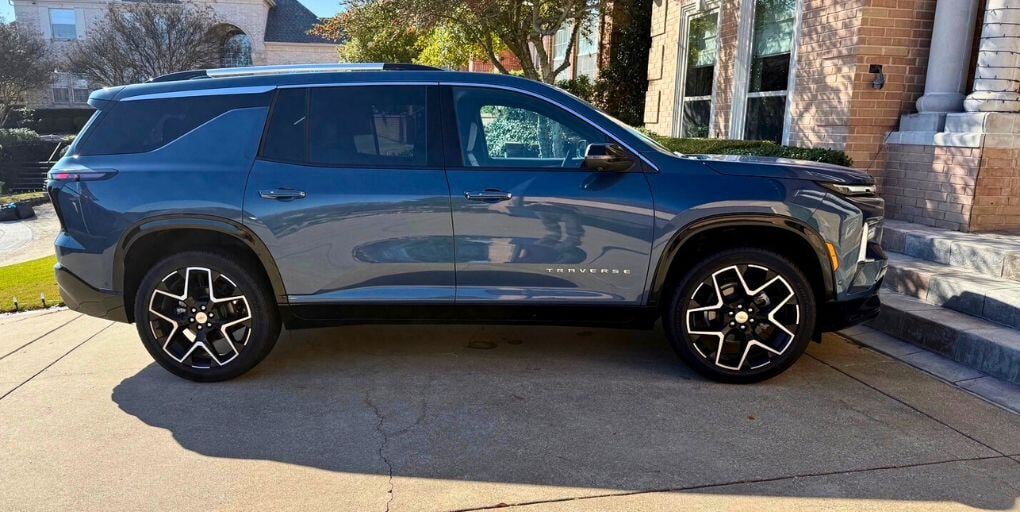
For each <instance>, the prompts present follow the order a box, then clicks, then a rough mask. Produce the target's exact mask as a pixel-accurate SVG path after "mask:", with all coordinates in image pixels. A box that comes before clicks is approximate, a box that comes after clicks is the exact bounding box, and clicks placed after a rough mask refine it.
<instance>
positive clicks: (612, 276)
mask: <svg viewBox="0 0 1020 512" xmlns="http://www.w3.org/2000/svg"><path fill="white" fill-rule="evenodd" d="M444 95H445V99H446V102H445V106H444V109H445V111H446V112H445V114H446V123H445V125H446V129H447V137H445V140H446V141H447V144H448V145H449V147H448V148H447V177H448V180H449V183H450V194H451V206H452V208H453V230H454V253H455V263H456V276H457V279H456V281H457V285H456V289H457V292H456V294H457V295H456V300H457V302H458V303H462V302H480V303H481V302H484V303H488V302H493V301H500V302H513V301H521V300H527V301H529V304H535V303H536V302H538V303H570V304H575V303H621V304H632V303H638V302H640V301H641V300H642V299H643V292H644V283H645V275H646V273H647V271H648V261H649V254H650V249H651V244H652V227H653V226H652V223H653V217H654V212H653V204H652V194H651V191H650V189H649V186H648V182H647V180H646V179H645V175H644V173H643V171H642V169H643V166H642V165H641V164H640V161H639V160H637V158H636V157H635V158H634V161H635V162H636V165H635V166H634V167H633V168H632V169H630V170H628V171H622V172H611V171H590V170H587V169H585V168H584V166H583V162H584V155H585V151H586V149H587V147H588V145H589V144H605V143H612V142H613V141H612V140H610V139H609V138H608V137H607V136H606V135H605V133H603V132H602V131H601V130H599V129H598V128H597V127H595V126H594V125H592V124H591V123H589V122H588V121H586V120H584V119H581V118H580V117H578V116H576V115H574V114H572V113H571V112H569V111H567V110H565V109H563V108H560V107H559V106H557V105H555V104H553V103H550V102H548V101H546V100H544V99H542V98H539V97H536V96H534V95H531V94H527V93H523V92H516V91H511V90H506V89H497V88H487V87H484V86H477V87H444Z"/></svg>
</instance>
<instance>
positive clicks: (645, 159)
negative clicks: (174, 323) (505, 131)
mask: <svg viewBox="0 0 1020 512" xmlns="http://www.w3.org/2000/svg"><path fill="white" fill-rule="evenodd" d="M439 85H449V86H454V87H483V88H487V89H502V90H506V91H513V92H519V93H522V94H526V95H528V96H532V97H534V98H538V99H539V100H542V101H545V102H547V103H551V104H553V105H556V106H557V107H559V108H561V109H563V110H566V111H567V112H570V113H571V114H573V115H574V116H576V117H578V118H580V119H582V120H584V122H586V123H588V124H590V125H591V126H593V127H594V128H595V129H596V130H598V131H600V132H602V133H603V134H604V135H605V136H606V137H608V138H609V139H610V140H611V141H613V142H615V143H617V144H619V145H621V146H623V147H625V148H627V151H630V152H631V153H633V154H635V155H637V157H638V158H640V159H641V160H642V161H643V162H644V163H646V164H648V166H649V167H651V168H652V170H654V171H655V172H659V167H658V166H657V165H655V164H654V163H652V161H651V160H650V159H648V157H646V156H645V155H644V154H642V153H641V152H639V151H635V150H634V148H633V147H631V146H630V145H629V144H627V143H625V142H623V141H621V140H620V139H618V138H617V137H616V136H614V135H613V134H612V133H609V131H608V130H606V129H605V128H603V127H602V126H600V125H599V124H598V123H596V122H594V121H592V120H591V119H589V118H588V117H587V116H585V115H583V114H581V113H579V112H578V111H576V110H574V109H572V108H570V107H568V106H566V105H564V104H562V103H560V102H558V101H556V100H553V99H549V98H547V97H545V96H543V95H541V94H538V93H536V92H531V91H526V90H524V89H519V88H517V87H511V86H507V85H496V84H477V83H469V82H446V81H440V82H439Z"/></svg>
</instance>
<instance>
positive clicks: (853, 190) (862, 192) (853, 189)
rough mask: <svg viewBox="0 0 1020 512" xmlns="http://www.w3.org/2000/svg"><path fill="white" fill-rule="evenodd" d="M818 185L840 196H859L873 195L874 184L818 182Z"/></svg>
mask: <svg viewBox="0 0 1020 512" xmlns="http://www.w3.org/2000/svg"><path fill="white" fill-rule="evenodd" d="M819 185H821V186H823V187H825V188H827V189H829V190H831V191H833V192H835V193H837V194H839V195H841V196H849V197H859V196H873V195H875V186H874V185H844V184H842V183H819Z"/></svg>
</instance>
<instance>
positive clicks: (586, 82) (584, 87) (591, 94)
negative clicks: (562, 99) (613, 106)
mask: <svg viewBox="0 0 1020 512" xmlns="http://www.w3.org/2000/svg"><path fill="white" fill-rule="evenodd" d="M556 87H559V88H560V89H563V90H564V91H567V92H569V93H570V94H573V95H574V96H577V97H578V98H581V99H582V100H584V101H587V102H588V103H592V104H595V105H598V104H600V103H601V101H599V98H597V97H596V96H597V87H598V85H597V84H596V82H595V81H594V80H592V79H591V78H589V77H588V76H586V75H581V76H579V77H577V78H571V79H569V80H560V81H558V82H556Z"/></svg>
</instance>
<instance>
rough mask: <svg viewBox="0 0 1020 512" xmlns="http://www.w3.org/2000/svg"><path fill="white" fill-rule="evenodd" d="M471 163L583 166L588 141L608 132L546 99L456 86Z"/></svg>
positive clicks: (465, 148)
mask: <svg viewBox="0 0 1020 512" xmlns="http://www.w3.org/2000/svg"><path fill="white" fill-rule="evenodd" d="M454 102H455V104H456V109H457V126H458V130H459V133H460V142H461V148H462V150H463V152H464V165H466V166H468V167H564V168H575V169H576V168H579V167H580V166H581V162H582V160H583V159H584V153H585V150H587V148H588V144H590V143H595V142H605V140H606V139H605V136H603V135H602V133H601V132H599V131H598V130H597V129H595V128H593V127H592V126H591V125H590V124H588V123H587V122H585V121H583V120H581V119H579V118H577V117H575V116H574V115H573V114H570V113H568V112H566V111H563V110H561V109H559V108H558V107H555V106H553V105H551V104H549V103H547V102H545V101H542V100H539V99H537V98H532V97H530V96H526V95H523V94H518V93H513V92H509V91H499V90H493V89H470V88H463V89H455V90H454Z"/></svg>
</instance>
